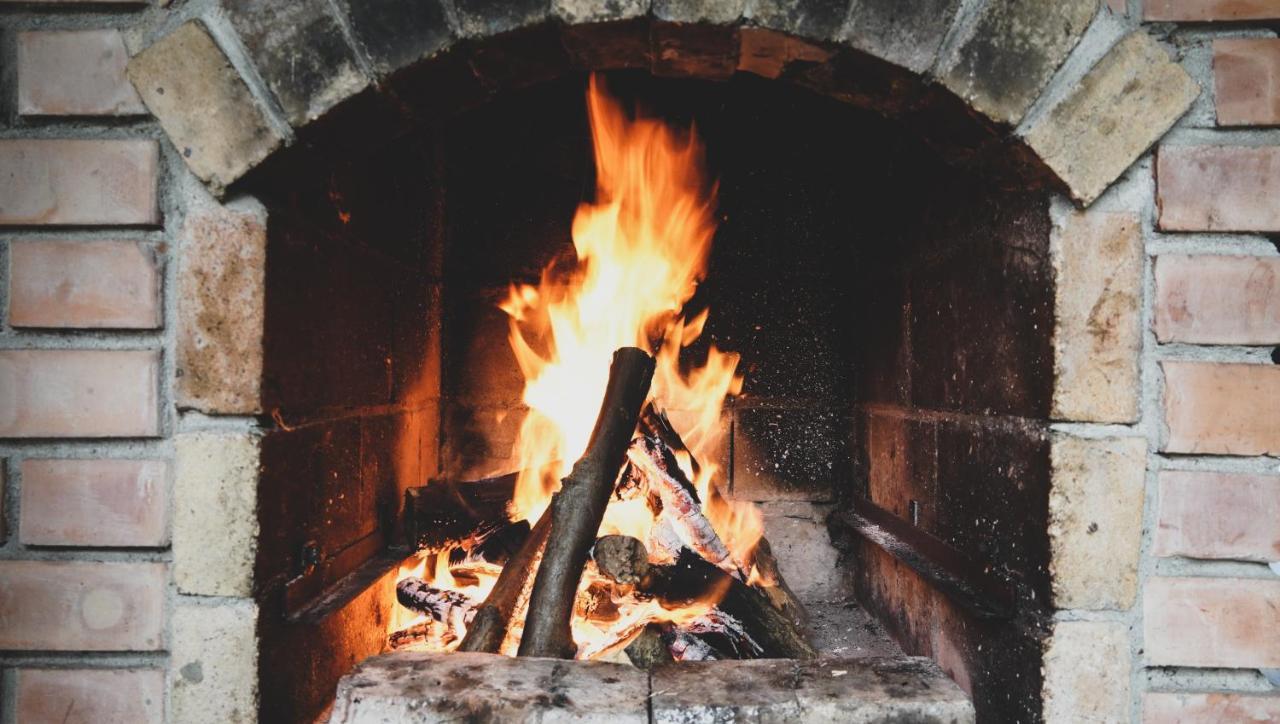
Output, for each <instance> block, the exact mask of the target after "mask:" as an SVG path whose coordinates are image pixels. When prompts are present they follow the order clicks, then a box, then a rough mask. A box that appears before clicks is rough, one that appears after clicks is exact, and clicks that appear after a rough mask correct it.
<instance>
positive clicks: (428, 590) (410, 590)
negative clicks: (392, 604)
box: [396, 576, 476, 628]
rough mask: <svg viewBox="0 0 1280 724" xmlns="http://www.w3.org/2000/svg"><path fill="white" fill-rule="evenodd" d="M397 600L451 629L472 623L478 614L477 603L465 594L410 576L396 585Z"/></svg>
mask: <svg viewBox="0 0 1280 724" xmlns="http://www.w3.org/2000/svg"><path fill="white" fill-rule="evenodd" d="M396 600H397V601H399V602H400V605H401V606H404V607H405V608H408V609H410V610H413V611H417V612H418V613H425V614H426V615H428V616H430V617H431V618H434V619H435V620H437V621H440V622H441V623H444V624H448V625H449V627H450V628H460V627H461V626H465V625H466V624H469V623H471V620H472V618H473V617H474V616H475V614H476V601H475V600H474V599H472V598H471V597H470V596H468V595H467V594H465V593H461V592H459V591H447V590H444V589H441V588H435V587H434V586H432V585H431V584H430V583H427V582H426V581H424V580H422V579H421V578H415V577H413V576H410V577H408V578H403V579H401V580H400V582H399V583H397V584H396Z"/></svg>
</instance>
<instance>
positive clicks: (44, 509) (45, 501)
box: [18, 460, 169, 547]
mask: <svg viewBox="0 0 1280 724" xmlns="http://www.w3.org/2000/svg"><path fill="white" fill-rule="evenodd" d="M21 495H22V505H21V506H20V507H19V509H18V510H19V513H20V514H21V516H22V520H21V522H20V523H19V525H18V533H19V537H20V538H21V539H22V542H23V543H26V544H27V545H47V546H121V547H124V546H162V545H165V544H166V543H168V531H167V525H166V522H167V513H168V510H169V484H168V466H167V465H166V464H165V462H164V461H163V460H25V461H23V463H22V489H21Z"/></svg>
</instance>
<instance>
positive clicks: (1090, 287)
mask: <svg viewBox="0 0 1280 724" xmlns="http://www.w3.org/2000/svg"><path fill="white" fill-rule="evenodd" d="M1050 257H1051V259H1052V262H1053V268H1054V272H1055V275H1056V277H1057V278H1056V280H1055V282H1056V283H1055V291H1054V294H1055V297H1056V298H1055V302H1054V312H1055V316H1056V319H1055V329H1054V332H1053V351H1054V386H1053V387H1054V389H1053V407H1052V410H1051V412H1050V414H1051V416H1052V417H1053V418H1054V419H1057V420H1079V421H1088V422H1133V421H1135V420H1137V419H1138V393H1139V390H1140V387H1141V385H1140V383H1139V368H1138V356H1139V353H1140V352H1141V351H1142V296H1143V291H1142V283H1143V279H1142V277H1143V263H1144V261H1145V259H1144V253H1143V246H1142V224H1141V222H1140V221H1139V219H1138V217H1137V215H1136V214H1128V213H1116V214H1111V213H1101V212H1088V211H1086V212H1082V213H1072V214H1069V215H1068V216H1067V218H1066V219H1065V220H1064V222H1063V223H1062V225H1061V226H1059V227H1057V228H1056V229H1055V233H1054V234H1053V236H1052V240H1051V242H1050Z"/></svg>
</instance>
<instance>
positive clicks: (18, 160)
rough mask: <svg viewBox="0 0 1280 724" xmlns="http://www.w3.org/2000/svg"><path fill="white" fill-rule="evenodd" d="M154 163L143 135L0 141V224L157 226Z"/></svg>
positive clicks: (153, 150)
mask: <svg viewBox="0 0 1280 724" xmlns="http://www.w3.org/2000/svg"><path fill="white" fill-rule="evenodd" d="M159 161H160V152H159V147H158V146H157V145H156V142H155V141H150V140H143V139H136V140H135V139H129V140H123V139H94V140H82V139H61V138H60V139H35V138H27V139H4V140H0V226H10V225H21V226H52V225H67V224H70V225H116V224H131V225H144V226H151V225H154V224H158V223H160V208H159V205H158V203H157V196H156V178H157V173H158V171H159Z"/></svg>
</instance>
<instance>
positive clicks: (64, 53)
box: [18, 29, 146, 116]
mask: <svg viewBox="0 0 1280 724" xmlns="http://www.w3.org/2000/svg"><path fill="white" fill-rule="evenodd" d="M128 62H129V53H128V51H126V50H125V47H124V40H123V39H122V38H121V36H120V31H118V30H115V29H102V30H83V31H56V32H45V31H30V32H25V33H18V113H20V114H22V115H24V116H123V115H138V114H142V113H146V108H145V107H144V106H143V105H142V99H141V98H139V97H138V94H137V92H136V91H134V89H133V84H132V83H130V82H129V79H128V78H126V77H125V66H126V65H128Z"/></svg>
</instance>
